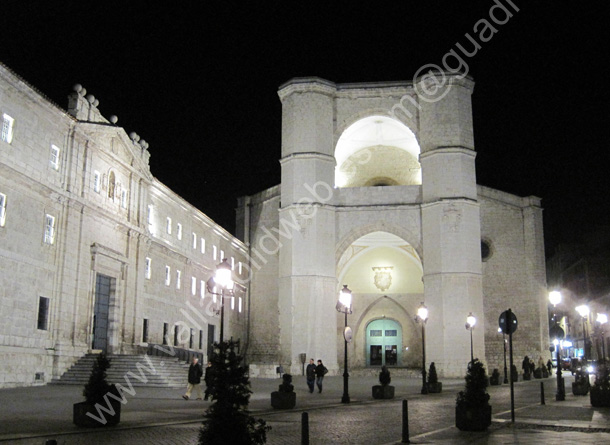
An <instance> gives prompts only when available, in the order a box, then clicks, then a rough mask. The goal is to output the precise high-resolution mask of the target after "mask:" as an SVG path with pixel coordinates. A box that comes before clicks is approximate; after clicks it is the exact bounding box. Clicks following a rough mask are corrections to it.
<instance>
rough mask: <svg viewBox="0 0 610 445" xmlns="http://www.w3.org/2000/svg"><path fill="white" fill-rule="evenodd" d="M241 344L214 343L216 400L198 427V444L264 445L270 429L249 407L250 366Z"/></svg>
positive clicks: (213, 365) (213, 359)
mask: <svg viewBox="0 0 610 445" xmlns="http://www.w3.org/2000/svg"><path fill="white" fill-rule="evenodd" d="M237 345H238V343H237V342H235V341H233V340H230V341H224V342H220V343H214V349H215V353H214V354H213V355H212V360H211V361H212V367H213V368H214V375H213V378H212V380H213V385H212V386H213V387H214V389H215V391H216V392H215V394H214V402H213V403H212V405H211V406H210V407H209V408H208V409H207V410H206V411H205V413H204V415H203V423H202V426H201V429H200V430H199V442H198V443H199V444H202V445H203V444H206V445H209V444H218V443H227V444H231V445H246V444H248V445H250V444H264V443H265V442H266V441H267V431H269V430H270V429H271V427H270V426H267V424H266V422H265V421H264V420H263V419H255V418H254V417H253V416H251V415H250V412H249V411H248V410H247V407H248V404H249V403H250V394H252V390H251V389H250V380H249V378H248V368H247V367H246V366H244V365H243V364H242V362H243V357H242V356H241V355H239V353H238V352H237V348H238V346H237Z"/></svg>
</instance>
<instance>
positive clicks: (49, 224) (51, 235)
mask: <svg viewBox="0 0 610 445" xmlns="http://www.w3.org/2000/svg"><path fill="white" fill-rule="evenodd" d="M54 241H55V217H54V216H51V215H45V223H44V242H45V243H46V244H53V242H54Z"/></svg>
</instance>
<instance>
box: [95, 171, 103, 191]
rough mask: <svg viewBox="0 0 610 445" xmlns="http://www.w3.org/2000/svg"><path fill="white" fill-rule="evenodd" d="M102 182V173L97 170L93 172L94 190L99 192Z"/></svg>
mask: <svg viewBox="0 0 610 445" xmlns="http://www.w3.org/2000/svg"><path fill="white" fill-rule="evenodd" d="M101 184H102V175H101V174H100V172H98V171H97V170H96V171H94V172H93V191H94V192H95V193H99V192H100V189H101Z"/></svg>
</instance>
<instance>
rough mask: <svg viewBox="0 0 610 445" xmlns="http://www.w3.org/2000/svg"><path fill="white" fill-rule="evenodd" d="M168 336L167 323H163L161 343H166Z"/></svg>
mask: <svg viewBox="0 0 610 445" xmlns="http://www.w3.org/2000/svg"><path fill="white" fill-rule="evenodd" d="M168 337H169V325H168V324H167V323H163V344H164V345H166V344H167V341H168Z"/></svg>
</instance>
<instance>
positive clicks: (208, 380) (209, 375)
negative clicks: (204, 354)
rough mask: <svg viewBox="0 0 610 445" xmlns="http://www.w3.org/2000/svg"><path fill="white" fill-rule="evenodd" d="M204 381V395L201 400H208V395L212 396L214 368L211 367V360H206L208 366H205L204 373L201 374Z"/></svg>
mask: <svg viewBox="0 0 610 445" xmlns="http://www.w3.org/2000/svg"><path fill="white" fill-rule="evenodd" d="M203 381H204V382H205V397H204V398H203V400H208V397H210V396H212V397H213V396H214V393H215V392H216V391H214V370H213V369H212V362H208V366H206V368H205V375H204V376H203Z"/></svg>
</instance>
